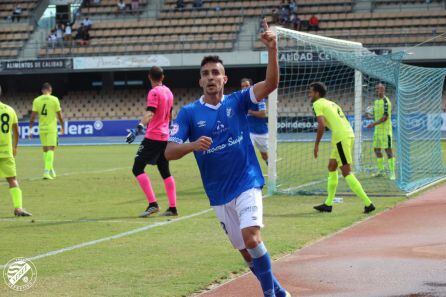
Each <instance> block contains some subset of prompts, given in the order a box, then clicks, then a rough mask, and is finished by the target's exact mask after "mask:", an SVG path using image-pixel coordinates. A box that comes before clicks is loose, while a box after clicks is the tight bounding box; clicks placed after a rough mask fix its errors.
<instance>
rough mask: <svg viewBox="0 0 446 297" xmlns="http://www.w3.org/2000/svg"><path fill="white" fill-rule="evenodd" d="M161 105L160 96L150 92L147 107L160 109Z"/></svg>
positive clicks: (153, 91)
mask: <svg viewBox="0 0 446 297" xmlns="http://www.w3.org/2000/svg"><path fill="white" fill-rule="evenodd" d="M158 104H159V95H158V93H157V92H156V91H155V90H150V92H149V94H147V107H155V108H158Z"/></svg>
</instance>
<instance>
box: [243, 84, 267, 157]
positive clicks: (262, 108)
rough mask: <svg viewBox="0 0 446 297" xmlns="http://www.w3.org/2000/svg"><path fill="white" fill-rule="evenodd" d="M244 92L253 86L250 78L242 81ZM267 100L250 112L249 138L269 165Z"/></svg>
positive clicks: (255, 105) (263, 100)
mask: <svg viewBox="0 0 446 297" xmlns="http://www.w3.org/2000/svg"><path fill="white" fill-rule="evenodd" d="M240 85H241V87H242V90H244V89H247V88H249V87H250V86H252V80H251V79H250V78H242V80H241V81H240ZM266 117H267V114H266V99H262V101H260V103H259V104H254V106H253V108H252V109H249V110H248V123H249V136H250V138H251V141H252V144H254V145H255V146H256V147H257V149H258V150H259V151H260V155H261V156H262V159H263V160H264V161H265V162H266V164H268V121H267V119H266Z"/></svg>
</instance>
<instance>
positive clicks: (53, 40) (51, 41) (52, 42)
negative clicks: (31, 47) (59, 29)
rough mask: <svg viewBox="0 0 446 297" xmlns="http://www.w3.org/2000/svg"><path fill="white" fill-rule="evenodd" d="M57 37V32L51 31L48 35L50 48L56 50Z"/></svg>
mask: <svg viewBox="0 0 446 297" xmlns="http://www.w3.org/2000/svg"><path fill="white" fill-rule="evenodd" d="M56 42H57V37H56V30H54V29H53V30H51V33H50V34H49V35H48V47H49V48H52V49H54V48H55V47H56Z"/></svg>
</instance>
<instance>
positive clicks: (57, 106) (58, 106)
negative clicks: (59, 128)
mask: <svg viewBox="0 0 446 297" xmlns="http://www.w3.org/2000/svg"><path fill="white" fill-rule="evenodd" d="M59 111H61V108H60V101H59V98H56V112H59Z"/></svg>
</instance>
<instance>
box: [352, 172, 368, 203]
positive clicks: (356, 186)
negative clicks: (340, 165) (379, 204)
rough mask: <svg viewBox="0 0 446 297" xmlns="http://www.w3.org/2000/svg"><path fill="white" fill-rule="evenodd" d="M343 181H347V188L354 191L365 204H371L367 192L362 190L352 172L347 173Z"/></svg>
mask: <svg viewBox="0 0 446 297" xmlns="http://www.w3.org/2000/svg"><path fill="white" fill-rule="evenodd" d="M345 181H346V182H347V184H348V186H349V188H350V189H351V190H352V191H353V193H355V194H356V195H357V196H358V197H359V198H361V199H362V201H364V204H365V206H369V205H370V204H372V201H370V199H369V197H368V196H367V194H366V193H365V192H364V189H363V188H362V186H361V183H360V182H359V181H358V180H357V179H356V177H355V176H354V175H353V174H349V175H347V176H346V177H345Z"/></svg>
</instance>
